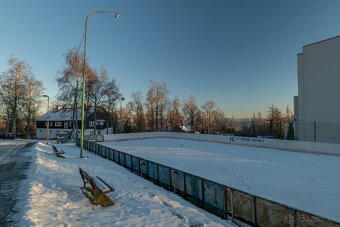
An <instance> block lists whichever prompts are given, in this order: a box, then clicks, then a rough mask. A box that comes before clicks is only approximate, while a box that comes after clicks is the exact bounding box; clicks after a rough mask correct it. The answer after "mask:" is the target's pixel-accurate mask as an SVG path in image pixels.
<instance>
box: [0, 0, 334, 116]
mask: <svg viewBox="0 0 340 227" xmlns="http://www.w3.org/2000/svg"><path fill="white" fill-rule="evenodd" d="M93 10H118V11H120V15H121V16H120V17H119V19H118V20H116V21H115V20H113V19H112V18H111V17H109V16H108V15H105V14H96V15H93V16H92V17H91V18H90V21H89V27H88V46H87V57H88V59H89V62H90V65H91V66H92V67H96V68H99V67H101V66H103V67H105V68H106V69H107V70H108V72H109V74H110V76H112V77H115V78H116V79H117V81H118V82H119V84H120V88H121V92H122V94H123V95H124V96H125V97H126V98H127V99H129V97H130V95H131V93H132V92H135V91H139V90H140V91H142V93H143V94H145V93H146V91H147V89H148V86H149V80H154V81H163V82H166V83H167V84H168V88H169V90H170V91H171V94H170V95H171V97H173V96H175V95H176V94H177V95H179V96H180V97H181V98H184V97H186V98H187V97H189V96H195V97H196V99H197V101H198V103H200V104H202V103H204V102H205V101H206V100H213V101H215V102H216V103H217V105H218V106H219V107H220V108H221V109H222V110H224V111H225V113H226V115H227V116H229V117H230V116H231V115H234V116H237V117H247V116H251V115H252V113H253V112H259V111H261V112H262V114H263V115H266V113H267V107H268V106H269V105H271V104H272V103H273V104H274V105H277V106H279V107H280V108H282V109H283V110H284V109H285V106H286V105H290V106H291V107H292V106H293V96H294V95H297V63H296V62H297V61H296V55H297V54H298V53H300V52H301V51H302V47H303V46H304V45H307V44H310V43H313V42H316V41H320V40H323V39H327V38H330V37H332V36H337V35H339V34H340V14H339V12H340V1H335V0H318V1H315V0H303V1H297V0H288V1H287V0H285V1H272V0H267V1H250V0H249V1H246V0H233V1H230V0H229V1H228V0H214V1H208V0H206V1H201V0H190V1H189V0H188V1H183V0H182V1H179V0H175V1H163V0H145V1H137V0H135V1H126V0H125V1H124V0H121V1H120V0H116V1H109V0H108V1H85V0H83V1H67V0H58V1H50V0H32V1H25V0H21V1H18V0H1V1H0V29H1V31H0V72H3V71H6V70H7V69H8V65H7V61H8V59H9V58H10V55H11V54H15V56H16V57H17V58H19V59H21V60H25V61H26V62H27V63H29V64H30V65H31V66H32V68H33V73H34V74H35V76H36V77H37V78H38V79H39V80H42V81H43V83H44V86H45V87H46V93H47V94H49V95H50V96H51V97H53V96H55V95H56V94H57V92H58V87H57V84H56V82H54V79H55V78H56V76H57V72H58V70H61V69H62V67H63V65H64V56H63V55H64V54H65V53H66V52H67V50H69V49H71V48H73V47H77V46H78V45H79V44H80V41H81V39H82V37H83V34H84V27H85V18H86V16H87V15H88V14H89V13H90V12H92V11H93ZM82 49H83V46H82Z"/></svg>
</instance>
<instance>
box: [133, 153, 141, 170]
mask: <svg viewBox="0 0 340 227" xmlns="http://www.w3.org/2000/svg"><path fill="white" fill-rule="evenodd" d="M132 169H133V170H136V171H139V158H137V157H135V156H132Z"/></svg>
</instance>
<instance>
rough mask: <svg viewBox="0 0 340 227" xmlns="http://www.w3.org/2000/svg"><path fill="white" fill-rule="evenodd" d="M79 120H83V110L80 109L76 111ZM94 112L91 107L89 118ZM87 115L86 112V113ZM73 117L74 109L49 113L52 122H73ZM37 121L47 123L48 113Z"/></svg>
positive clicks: (88, 112) (54, 110) (88, 110)
mask: <svg viewBox="0 0 340 227" xmlns="http://www.w3.org/2000/svg"><path fill="white" fill-rule="evenodd" d="M76 112H77V113H76V114H77V119H78V120H81V112H82V108H81V107H79V108H77V109H76ZM93 112H94V107H89V108H88V109H87V116H89V115H91V114H92V113H93ZM85 113H86V111H85ZM72 117H73V109H72V108H60V110H58V109H57V108H55V109H51V110H50V111H49V120H50V121H71V120H72ZM35 121H47V113H45V114H44V115H42V116H41V117H39V118H38V119H37V120H35Z"/></svg>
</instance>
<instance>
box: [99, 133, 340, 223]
mask: <svg viewBox="0 0 340 227" xmlns="http://www.w3.org/2000/svg"><path fill="white" fill-rule="evenodd" d="M101 144H103V145H105V146H109V147H112V148H115V149H117V150H120V151H123V152H127V153H130V154H133V155H135V156H138V157H143V158H145V159H148V160H152V161H155V162H158V163H161V164H164V165H167V166H171V167H173V168H177V169H179V170H182V171H185V172H188V173H191V174H194V175H198V176H200V177H203V178H206V179H210V180H213V181H215V182H218V183H222V184H225V185H228V186H230V187H234V188H237V189H240V190H243V191H246V192H249V193H251V194H254V195H258V196H261V197H264V198H267V199H270V200H273V201H276V202H280V203H283V204H286V205H289V206H292V207H295V208H298V209H301V210H304V211H308V212H311V213H314V214H317V215H320V216H323V217H326V218H330V219H333V220H336V221H338V222H339V221H340V212H339V211H340V190H339V188H340V157H335V156H326V155H313V154H306V153H296V152H289V151H282V150H275V149H267V148H256V147H248V146H238V145H230V144H222V143H211V142H199V141H190V140H180V139H166V138H154V139H141V140H128V141H119V142H104V143H101Z"/></svg>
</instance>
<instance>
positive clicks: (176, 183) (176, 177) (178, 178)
mask: <svg viewBox="0 0 340 227" xmlns="http://www.w3.org/2000/svg"><path fill="white" fill-rule="evenodd" d="M171 185H172V186H173V187H175V189H176V191H177V190H179V191H181V192H184V172H182V171H179V170H175V169H171Z"/></svg>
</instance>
